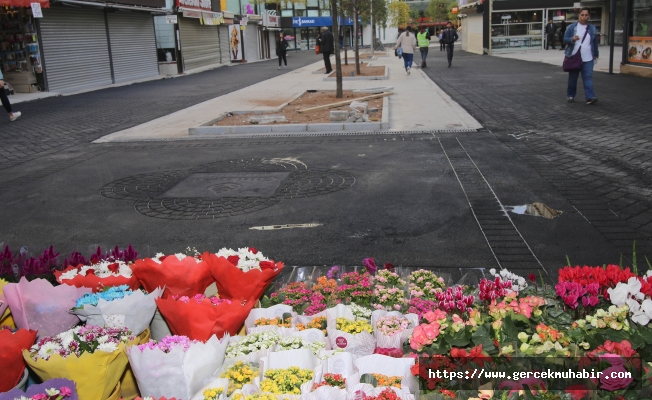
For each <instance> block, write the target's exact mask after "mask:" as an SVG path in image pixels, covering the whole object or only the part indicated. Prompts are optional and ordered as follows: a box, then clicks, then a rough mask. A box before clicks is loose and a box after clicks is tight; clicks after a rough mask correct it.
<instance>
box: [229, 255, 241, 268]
mask: <svg viewBox="0 0 652 400" xmlns="http://www.w3.org/2000/svg"><path fill="white" fill-rule="evenodd" d="M226 259H227V260H229V262H230V263H231V264H233V265H235V266H236V267H237V266H238V261H240V257H238V256H228V257H227V258H226Z"/></svg>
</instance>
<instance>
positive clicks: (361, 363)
mask: <svg viewBox="0 0 652 400" xmlns="http://www.w3.org/2000/svg"><path fill="white" fill-rule="evenodd" d="M414 363H415V359H414V358H391V357H387V356H383V355H380V354H373V355H370V356H366V357H360V358H358V359H356V360H355V366H356V368H357V370H358V372H357V373H356V374H353V375H352V376H351V377H349V378H347V387H348V392H349V396H350V397H351V396H352V395H355V393H356V392H358V391H360V392H362V393H364V394H365V395H367V396H377V395H378V394H380V393H381V392H382V391H383V390H385V389H386V388H387V387H389V385H392V387H391V388H392V389H393V390H394V392H395V393H396V395H397V396H398V398H400V399H405V400H408V399H414V394H415V393H417V392H418V390H419V386H418V382H417V381H416V379H414V377H413V376H412V374H411V371H410V368H411V367H412V366H413V365H414ZM367 374H369V375H371V376H374V378H376V379H375V380H376V382H377V387H374V386H373V385H370V384H368V383H360V381H361V378H362V377H363V376H365V375H367ZM396 377H398V378H396ZM379 378H381V379H380V380H379ZM399 379H400V388H398V387H395V386H394V385H396V384H397V383H398V382H397V381H398V380H399ZM381 381H382V382H381ZM381 384H382V385H381ZM383 385H385V386H383Z"/></svg>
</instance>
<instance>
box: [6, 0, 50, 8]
mask: <svg viewBox="0 0 652 400" xmlns="http://www.w3.org/2000/svg"><path fill="white" fill-rule="evenodd" d="M32 3H39V4H40V5H41V8H50V0H0V6H3V7H31V4H32Z"/></svg>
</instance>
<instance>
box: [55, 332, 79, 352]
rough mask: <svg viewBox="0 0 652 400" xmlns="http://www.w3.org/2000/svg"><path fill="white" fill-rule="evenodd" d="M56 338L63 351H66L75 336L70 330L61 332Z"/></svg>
mask: <svg viewBox="0 0 652 400" xmlns="http://www.w3.org/2000/svg"><path fill="white" fill-rule="evenodd" d="M57 338H58V339H59V340H60V341H61V344H62V345H63V347H64V348H65V349H67V348H68V347H69V346H70V343H72V342H74V341H75V336H74V335H73V331H72V330H70V331H65V332H61V333H60V334H58V335H57Z"/></svg>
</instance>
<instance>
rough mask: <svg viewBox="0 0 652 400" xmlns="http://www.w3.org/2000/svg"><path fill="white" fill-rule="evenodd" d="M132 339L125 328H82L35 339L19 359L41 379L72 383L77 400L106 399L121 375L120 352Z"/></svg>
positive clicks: (122, 356) (122, 359)
mask: <svg viewBox="0 0 652 400" xmlns="http://www.w3.org/2000/svg"><path fill="white" fill-rule="evenodd" d="M134 340H135V337H134V336H133V335H132V334H131V332H130V331H129V330H128V329H126V328H100V327H96V326H82V327H76V328H74V329H71V330H68V331H65V332H62V333H60V334H58V335H56V336H52V337H44V338H42V339H39V341H38V342H37V343H36V344H35V345H34V346H32V348H31V349H30V350H29V351H27V350H25V351H24V352H23V358H24V359H25V361H26V362H27V365H28V366H29V367H30V369H31V370H32V371H34V372H35V373H36V374H37V375H38V376H39V377H40V378H41V379H43V380H47V379H53V378H67V379H70V380H73V381H75V383H76V384H77V392H78V394H79V398H80V399H81V400H94V399H106V398H108V397H109V395H111V394H112V393H113V392H114V391H115V390H116V388H117V386H118V384H119V382H120V378H121V377H122V375H123V373H124V372H125V368H126V367H127V363H128V360H127V356H126V355H125V351H124V349H125V347H126V345H128V344H130V343H132V342H133V341H134Z"/></svg>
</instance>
